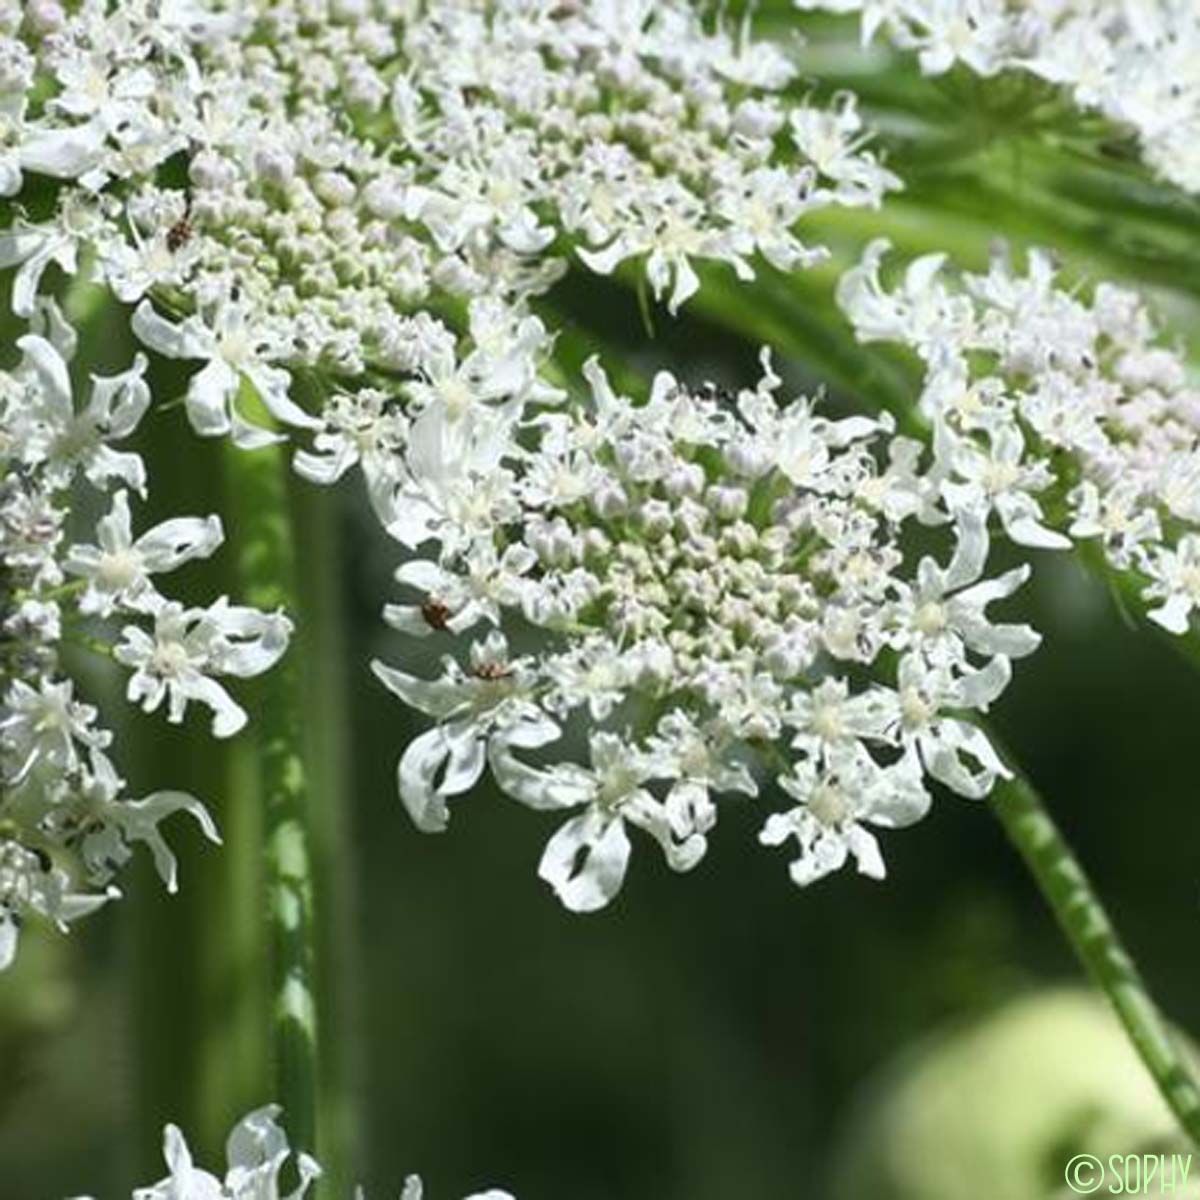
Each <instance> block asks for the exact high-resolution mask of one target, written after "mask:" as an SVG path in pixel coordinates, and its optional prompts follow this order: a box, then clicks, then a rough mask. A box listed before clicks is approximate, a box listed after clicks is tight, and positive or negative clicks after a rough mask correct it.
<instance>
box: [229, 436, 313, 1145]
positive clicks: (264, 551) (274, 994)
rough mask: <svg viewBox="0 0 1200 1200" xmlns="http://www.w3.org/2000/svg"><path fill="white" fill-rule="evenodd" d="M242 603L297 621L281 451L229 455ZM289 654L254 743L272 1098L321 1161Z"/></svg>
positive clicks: (264, 697)
mask: <svg viewBox="0 0 1200 1200" xmlns="http://www.w3.org/2000/svg"><path fill="white" fill-rule="evenodd" d="M227 472H228V478H229V485H230V486H229V490H230V493H231V494H232V496H233V499H234V506H235V507H234V512H233V514H232V518H233V523H234V524H235V526H236V531H235V536H234V539H233V540H234V543H235V545H236V546H237V548H238V574H239V577H240V582H241V589H240V591H241V597H240V598H242V599H244V600H245V602H246V603H248V604H253V605H255V606H256V607H259V608H263V609H276V608H282V609H284V610H285V611H287V612H289V613H291V614H293V615H294V614H295V613H296V611H297V609H298V607H299V605H298V602H297V598H296V597H297V588H296V550H295V543H294V531H293V529H292V523H291V520H290V511H289V505H288V489H287V481H288V465H287V459H286V456H285V454H284V452H283V451H282V450H281V449H280V448H278V447H268V448H265V449H261V450H257V451H253V452H243V451H238V450H234V449H232V448H231V449H230V451H229V455H228V458H227ZM298 659H299V655H298V653H297V647H296V646H295V645H293V646H292V648H291V650H290V651H289V653H288V654H287V655H286V656H285V657H284V659H283V661H282V662H280V663H279V664H278V665H277V666H276V667H275V668H274V669H273V670H272V671H271V672H269V673H268V674H267V675H266V676H265V677H264V678H263V680H262V681H261V687H260V689H259V694H258V697H257V704H256V707H255V710H254V712H253V719H252V723H251V729H252V730H253V731H254V733H255V735H256V739H257V743H258V773H259V780H260V788H261V794H262V803H263V816H264V825H263V872H264V882H265V892H266V895H265V900H266V921H267V927H268V935H269V939H270V992H271V994H270V1024H271V1031H270V1036H271V1058H272V1074H273V1083H274V1088H273V1098H274V1099H275V1100H276V1101H277V1102H278V1103H279V1104H281V1105H282V1106H283V1107H284V1110H285V1122H286V1125H287V1129H288V1133H289V1136H290V1139H291V1142H292V1145H293V1146H294V1147H295V1148H296V1149H297V1150H303V1151H307V1152H309V1153H313V1154H315V1153H317V1150H318V1147H317V1107H318V1095H319V1093H318V1069H317V1064H318V1044H317V1011H316V1010H317V1005H316V999H315V997H316V984H315V962H314V960H315V946H316V933H315V922H314V909H313V882H312V879H313V873H312V862H311V851H310V846H309V831H308V815H307V813H306V802H307V786H306V785H307V772H306V767H305V758H304V752H303V746H304V734H305V730H304V715H305V714H304V708H303V696H304V688H303V681H302V678H301V667H300V664H299V661H298Z"/></svg>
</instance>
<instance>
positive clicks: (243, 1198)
mask: <svg viewBox="0 0 1200 1200" xmlns="http://www.w3.org/2000/svg"><path fill="white" fill-rule="evenodd" d="M3 947H4V926H3V915H2V910H0V954H2V953H3ZM0 966H2V963H0ZM282 1111H283V1110H282V1109H281V1108H280V1107H279V1105H277V1104H268V1105H265V1106H264V1107H263V1108H259V1109H255V1111H254V1112H252V1113H250V1114H249V1115H248V1116H246V1117H243V1118H242V1120H241V1121H239V1122H238V1123H237V1125H236V1126H235V1127H234V1129H233V1132H232V1133H231V1134H230V1135H229V1138H228V1139H227V1141H226V1143H225V1158H226V1170H225V1176H224V1178H223V1179H222V1178H220V1177H218V1176H216V1175H213V1174H212V1173H211V1172H209V1171H206V1170H204V1168H203V1167H198V1166H196V1163H195V1160H194V1159H193V1158H192V1152H191V1150H190V1149H189V1148H188V1144H187V1139H186V1138H185V1137H184V1136H183V1133H182V1132H181V1130H180V1129H179V1128H178V1126H175V1125H168V1126H167V1127H166V1129H165V1130H164V1132H163V1158H164V1159H165V1160H166V1164H167V1171H168V1174H167V1175H166V1176H165V1177H164V1178H163V1179H160V1180H159V1181H158V1182H157V1183H155V1184H151V1185H150V1186H149V1187H141V1188H135V1189H134V1192H133V1200H303V1198H304V1197H305V1196H307V1195H308V1191H309V1187H310V1185H311V1184H312V1183H313V1181H314V1180H317V1179H320V1177H321V1166H320V1164H319V1163H318V1162H317V1161H316V1159H314V1158H313V1157H312V1156H311V1155H308V1154H304V1153H300V1152H295V1161H294V1164H293V1165H294V1170H295V1173H296V1176H297V1178H298V1180H299V1182H298V1183H297V1185H296V1187H295V1188H294V1189H293V1190H291V1191H289V1192H286V1193H285V1192H284V1191H283V1190H282V1185H281V1183H280V1180H279V1176H280V1174H281V1173H282V1172H283V1169H284V1167H285V1166H286V1164H287V1162H288V1160H289V1159H290V1158H292V1157H293V1151H292V1148H291V1147H290V1146H289V1144H288V1138H287V1134H286V1133H285V1132H284V1130H283V1128H282V1126H281V1125H280V1124H279V1119H278V1118H279V1116H280V1114H281V1113H282ZM354 1195H355V1200H366V1197H365V1194H364V1193H363V1190H362V1189H361V1188H358V1189H356V1191H355V1193H354ZM423 1196H424V1189H423V1188H422V1186H421V1180H420V1178H419V1177H418V1176H416V1175H410V1176H409V1177H408V1178H407V1179H406V1180H405V1181H404V1189H403V1191H402V1192H401V1193H400V1200H422V1197H423ZM74 1200H90V1198H89V1197H87V1196H77V1197H75V1198H74ZM465 1200H513V1197H512V1196H510V1195H509V1193H508V1192H502V1191H498V1190H496V1189H494V1188H492V1189H490V1190H488V1191H486V1192H476V1193H474V1194H473V1195H470V1196H467V1197H465Z"/></svg>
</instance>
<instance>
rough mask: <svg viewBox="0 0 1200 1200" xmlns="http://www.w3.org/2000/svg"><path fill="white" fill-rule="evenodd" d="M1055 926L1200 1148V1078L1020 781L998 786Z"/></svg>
mask: <svg viewBox="0 0 1200 1200" xmlns="http://www.w3.org/2000/svg"><path fill="white" fill-rule="evenodd" d="M988 803H989V805H990V807H991V809H992V811H993V812H994V813H995V814H996V817H997V818H998V819H999V821H1000V824H1001V825H1002V826H1003V828H1004V831H1005V833H1007V834H1008V837H1009V839H1010V840H1011V842H1012V843H1013V845H1014V846H1015V847H1016V849H1017V851H1018V853H1019V854H1020V855H1021V858H1022V859H1023V860H1024V862H1025V865H1026V866H1027V867H1028V868H1029V871H1030V873H1031V874H1032V876H1033V878H1034V882H1035V883H1036V884H1037V886H1038V889H1039V890H1040V891H1041V893H1042V896H1043V898H1044V899H1045V901H1046V903H1047V905H1048V906H1049V907H1050V910H1051V911H1052V912H1053V913H1054V916H1055V919H1056V920H1057V922H1058V924H1059V927H1060V928H1061V929H1062V932H1063V934H1064V935H1065V936H1066V938H1067V940H1068V941H1069V942H1070V944H1071V947H1072V949H1073V950H1074V951H1075V954H1076V956H1077V957H1078V958H1079V961H1080V962H1081V963H1082V964H1083V966H1084V968H1085V969H1086V970H1087V972H1088V974H1089V975H1090V976H1091V978H1092V980H1093V981H1094V982H1095V984H1096V985H1097V986H1098V987H1099V988H1100V989H1101V990H1102V991H1103V992H1104V994H1105V995H1106V996H1107V997H1108V1000H1109V1002H1110V1003H1111V1004H1112V1007H1113V1010H1114V1011H1115V1012H1116V1014H1117V1017H1118V1019H1119V1020H1120V1022H1121V1024H1122V1026H1123V1027H1124V1029H1125V1032H1126V1033H1127V1034H1128V1035H1129V1039H1130V1041H1131V1042H1132V1043H1133V1046H1134V1048H1135V1049H1136V1051H1137V1053H1138V1055H1139V1057H1140V1058H1141V1060H1142V1063H1143V1064H1144V1065H1145V1067H1146V1069H1147V1070H1148V1071H1149V1072H1150V1074H1151V1076H1152V1077H1153V1078H1154V1081H1155V1083H1156V1084H1157V1085H1158V1089H1159V1091H1160V1092H1161V1093H1162V1096H1163V1099H1164V1100H1165V1101H1166V1102H1167V1104H1168V1105H1169V1107H1170V1109H1171V1111H1172V1112H1173V1113H1174V1114H1175V1117H1176V1118H1177V1119H1178V1121H1179V1124H1180V1126H1181V1127H1182V1128H1183V1130H1184V1132H1186V1134H1187V1135H1188V1137H1189V1138H1190V1139H1191V1140H1192V1141H1193V1142H1194V1143H1196V1144H1197V1145H1200V1079H1197V1075H1196V1071H1195V1068H1194V1066H1193V1064H1192V1063H1191V1061H1189V1059H1188V1057H1187V1056H1186V1055H1185V1054H1184V1053H1183V1052H1182V1051H1181V1050H1180V1048H1179V1046H1178V1045H1177V1044H1176V1042H1175V1039H1174V1037H1173V1035H1172V1033H1171V1030H1170V1028H1169V1026H1168V1024H1167V1021H1166V1019H1165V1018H1164V1017H1163V1015H1162V1013H1161V1012H1160V1011H1159V1008H1158V1006H1157V1005H1156V1004H1155V1002H1154V1000H1153V998H1152V997H1151V995H1150V993H1149V991H1148V990H1147V988H1146V985H1145V983H1144V981H1143V980H1142V977H1141V973H1140V972H1139V971H1138V968H1137V964H1136V963H1135V962H1134V960H1133V958H1132V957H1131V956H1130V954H1129V952H1128V950H1126V948H1125V946H1124V944H1123V943H1122V941H1121V938H1120V935H1119V934H1118V933H1117V930H1116V929H1115V927H1114V926H1113V923H1112V921H1111V920H1110V918H1109V916H1108V913H1107V912H1106V911H1105V909H1104V906H1103V904H1102V903H1101V902H1100V898H1099V896H1098V895H1097V894H1096V891H1095V889H1094V888H1093V886H1092V883H1091V881H1090V880H1089V879H1088V876H1087V873H1086V872H1085V871H1084V869H1083V866H1082V865H1081V864H1080V862H1079V860H1078V858H1076V856H1075V854H1074V852H1073V851H1072V850H1071V847H1070V846H1069V845H1068V844H1067V842H1066V840H1065V839H1064V837H1063V835H1062V833H1061V832H1060V831H1059V829H1058V827H1057V826H1056V825H1055V823H1054V820H1053V818H1052V817H1051V816H1050V813H1049V812H1048V811H1047V809H1046V807H1045V805H1044V804H1043V802H1042V799H1041V797H1040V796H1039V795H1038V793H1037V792H1036V791H1035V790H1034V788H1033V786H1032V785H1031V784H1030V783H1029V781H1028V780H1026V779H1025V778H1023V777H1022V776H1021V775H1019V774H1018V775H1016V776H1015V777H1014V778H1013V779H1011V780H1007V781H1003V780H1002V781H1000V782H998V783H997V784H996V787H995V789H994V790H993V792H992V795H991V797H990V799H989V801H988Z"/></svg>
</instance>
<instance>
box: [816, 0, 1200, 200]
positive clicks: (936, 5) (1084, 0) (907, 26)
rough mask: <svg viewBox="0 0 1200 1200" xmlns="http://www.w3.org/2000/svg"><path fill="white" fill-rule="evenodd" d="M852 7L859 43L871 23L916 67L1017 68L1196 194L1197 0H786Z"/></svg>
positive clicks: (1199, 146) (870, 33) (1199, 158)
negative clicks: (1123, 133) (1107, 123)
mask: <svg viewBox="0 0 1200 1200" xmlns="http://www.w3.org/2000/svg"><path fill="white" fill-rule="evenodd" d="M795 4H796V7H797V8H803V9H815V8H821V9H826V10H828V11H832V12H840V13H851V12H858V13H860V14H861V18H862V35H863V40H864V41H870V40H871V39H872V38H874V37H875V36H876V34H877V33H878V32H880V31H882V32H883V34H884V35H885V36H886V37H889V38H890V39H891V40H892V41H893V42H894V43H895V44H896V45H897V46H899V47H901V48H902V49H905V50H913V51H916V53H917V55H918V59H919V62H920V65H921V70H922V71H923V72H925V73H926V74H930V75H940V74H942V73H943V72H945V71H948V70H949V69H950V68H951V67H953V66H955V64H958V63H961V64H963V65H964V66H966V67H967V68H968V69H969V70H972V71H975V72H977V73H978V74H980V75H983V76H993V75H996V74H998V73H999V72H1001V71H1025V72H1029V73H1031V74H1033V75H1036V76H1038V77H1040V78H1042V79H1045V80H1047V81H1048V82H1050V83H1053V84H1057V85H1060V86H1061V87H1063V88H1064V89H1065V90H1066V91H1067V92H1068V93H1069V94H1070V95H1071V97H1072V99H1073V100H1074V101H1075V103H1076V104H1078V105H1079V106H1080V107H1081V108H1084V109H1093V110H1097V111H1099V112H1101V113H1103V114H1104V115H1105V116H1106V117H1109V118H1110V119H1111V120H1113V121H1117V122H1119V123H1121V124H1123V125H1127V126H1129V127H1130V128H1131V129H1132V130H1134V132H1135V133H1136V134H1137V137H1138V140H1139V142H1140V143H1141V149H1142V153H1143V155H1144V156H1145V158H1146V161H1147V162H1148V163H1149V164H1150V165H1151V166H1152V167H1153V168H1154V169H1155V170H1156V171H1157V172H1158V173H1159V174H1161V175H1163V176H1164V177H1165V178H1167V179H1169V180H1170V181H1171V182H1172V183H1175V184H1177V185H1178V186H1179V187H1181V188H1183V189H1185V190H1186V191H1189V192H1200V78H1198V77H1197V74H1196V70H1195V64H1196V59H1197V56H1198V55H1200V7H1197V5H1196V3H1195V0H1127V2H1125V3H1115V2H1114V0H1022V2H1021V3H1020V4H1014V3H1012V2H1011V0H795Z"/></svg>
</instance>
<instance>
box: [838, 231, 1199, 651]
mask: <svg viewBox="0 0 1200 1200" xmlns="http://www.w3.org/2000/svg"><path fill="white" fill-rule="evenodd" d="M887 249H888V246H887V243H886V242H883V241H877V242H874V243H872V244H871V245H870V246H869V247H868V248H867V251H866V253H865V255H864V257H863V261H862V263H861V264H860V265H859V266H858V267H857V268H855V269H854V270H852V271H850V272H848V273H847V275H846V276H845V277H844V278H843V279H842V282H841V285H840V287H839V289H838V299H839V302H840V303H841V305H842V307H843V309H844V310H845V312H846V314H847V316H849V318H850V320H851V321H852V322H853V323H854V327H855V330H856V332H857V334H858V336H859V338H860V339H861V340H863V341H893V342H898V343H900V344H902V345H905V346H907V347H909V348H911V349H912V350H913V351H914V352H915V353H916V354H917V355H918V356H919V358H920V359H921V362H922V363H923V365H924V368H925V379H924V386H923V390H922V392H921V398H920V411H921V413H922V414H923V415H924V417H925V418H926V419H927V420H928V421H929V423H930V425H931V426H932V429H933V445H934V456H935V465H934V470H933V475H934V477H935V478H936V481H937V487H938V489H939V491H940V493H941V495H942V496H943V498H944V499H945V501H946V502H947V503H951V504H969V505H973V506H975V507H976V508H978V509H980V510H981V511H991V512H992V513H993V514H994V515H995V517H996V519H997V520H998V521H999V523H1000V524H1001V525H1002V526H1003V527H1004V529H1005V530H1006V532H1007V533H1008V535H1009V537H1010V538H1011V539H1012V541H1014V542H1016V543H1018V544H1020V545H1024V546H1032V547H1042V548H1049V549H1062V548H1065V547H1069V546H1071V545H1072V544H1074V543H1076V542H1086V541H1095V542H1097V543H1098V544H1099V546H1100V547H1101V549H1102V551H1103V553H1104V555H1105V557H1106V559H1107V560H1108V562H1109V563H1110V564H1111V566H1112V567H1113V568H1114V569H1116V570H1118V571H1122V572H1127V573H1128V574H1129V575H1131V576H1132V578H1133V579H1134V580H1135V581H1137V583H1138V585H1139V587H1140V588H1141V592H1142V596H1143V597H1144V599H1145V600H1146V601H1147V602H1148V605H1149V608H1150V612H1149V616H1150V618H1151V620H1154V621H1156V622H1157V623H1158V624H1159V625H1161V626H1162V627H1163V628H1164V629H1166V630H1168V631H1169V632H1171V633H1175V634H1182V633H1185V632H1186V631H1187V630H1188V628H1189V627H1190V622H1191V618H1192V614H1193V613H1195V612H1196V611H1197V610H1200V388H1197V387H1196V386H1195V384H1194V383H1193V382H1192V381H1191V380H1190V379H1189V377H1188V372H1187V367H1186V364H1185V362H1184V360H1183V357H1182V356H1181V354H1180V353H1179V352H1178V350H1176V349H1174V348H1172V347H1170V346H1169V345H1166V344H1164V340H1163V339H1162V338H1161V337H1160V336H1159V334H1158V332H1157V330H1156V329H1155V327H1154V322H1153V320H1152V319H1151V316H1150V314H1149V312H1148V311H1147V309H1146V306H1145V305H1144V304H1143V302H1142V301H1141V299H1140V298H1139V297H1138V295H1137V294H1136V293H1135V292H1132V291H1130V290H1129V289H1127V288H1121V287H1115V286H1113V285H1112V284H1107V283H1102V284H1099V285H1098V286H1097V287H1096V288H1095V289H1094V292H1093V294H1092V295H1091V297H1090V298H1088V296H1087V294H1086V293H1084V292H1081V291H1080V290H1079V289H1077V288H1072V289H1070V290H1068V289H1066V288H1064V287H1062V286H1060V285H1059V283H1058V282H1057V278H1056V270H1055V266H1054V263H1053V261H1052V259H1051V257H1050V256H1049V255H1047V254H1046V253H1044V252H1041V251H1036V250H1035V251H1033V252H1031V253H1030V255H1029V262H1028V266H1027V269H1026V271H1025V272H1024V273H1018V272H1017V271H1016V270H1014V268H1013V266H1012V264H1011V263H1010V262H1009V259H1008V256H1007V254H1006V253H1005V251H1004V250H1003V248H999V249H998V250H997V252H996V254H995V255H994V257H993V260H992V264H991V267H990V269H989V270H988V272H987V273H986V274H982V275H976V274H970V273H962V272H957V271H954V270H952V269H950V268H949V267H948V266H947V265H946V263H945V258H944V256H942V255H930V256H927V257H924V258H919V259H917V260H916V261H914V262H912V263H911V264H909V266H908V267H907V269H906V271H905V272H904V275H903V277H902V278H901V279H899V280H898V281H897V282H896V285H895V286H894V287H893V288H892V289H891V290H888V289H887V288H886V287H885V286H884V285H883V284H882V283H881V280H880V268H881V265H882V263H883V260H884V256H885V254H886V252H887ZM1046 513H1052V514H1053V516H1054V523H1055V524H1056V525H1057V526H1058V528H1057V529H1054V530H1051V529H1047V528H1046V527H1045V526H1044V524H1043V523H1042V522H1043V521H1044V519H1045V514H1046Z"/></svg>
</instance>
